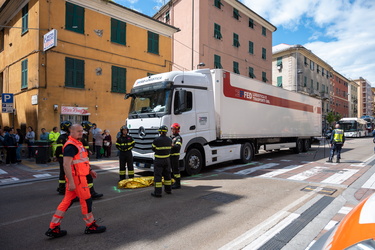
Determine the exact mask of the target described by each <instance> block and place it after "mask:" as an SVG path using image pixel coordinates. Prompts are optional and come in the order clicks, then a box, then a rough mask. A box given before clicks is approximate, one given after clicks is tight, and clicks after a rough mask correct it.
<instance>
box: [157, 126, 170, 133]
mask: <svg viewBox="0 0 375 250" xmlns="http://www.w3.org/2000/svg"><path fill="white" fill-rule="evenodd" d="M158 132H159V133H167V132H168V127H167V126H165V125H162V126H160V128H159V129H158Z"/></svg>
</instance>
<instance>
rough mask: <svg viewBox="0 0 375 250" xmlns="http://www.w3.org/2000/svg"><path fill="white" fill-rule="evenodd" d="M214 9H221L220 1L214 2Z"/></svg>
mask: <svg viewBox="0 0 375 250" xmlns="http://www.w3.org/2000/svg"><path fill="white" fill-rule="evenodd" d="M214 4H215V7H216V8H219V9H221V6H224V5H223V4H222V2H221V0H215V3H214Z"/></svg>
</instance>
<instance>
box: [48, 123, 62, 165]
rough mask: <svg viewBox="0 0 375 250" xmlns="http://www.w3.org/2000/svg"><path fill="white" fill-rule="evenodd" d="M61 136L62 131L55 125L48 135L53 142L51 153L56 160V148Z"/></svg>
mask: <svg viewBox="0 0 375 250" xmlns="http://www.w3.org/2000/svg"><path fill="white" fill-rule="evenodd" d="M59 136H60V133H59V131H57V127H53V129H52V131H51V132H50V133H49V136H48V140H49V141H50V142H52V145H51V146H52V152H51V155H52V157H53V161H55V160H56V158H55V152H56V148H57V142H56V141H57V138H59Z"/></svg>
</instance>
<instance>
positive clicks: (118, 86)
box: [111, 66, 126, 93]
mask: <svg viewBox="0 0 375 250" xmlns="http://www.w3.org/2000/svg"><path fill="white" fill-rule="evenodd" d="M111 91H112V92H117V93H126V69H124V68H120V67H116V66H112V87H111Z"/></svg>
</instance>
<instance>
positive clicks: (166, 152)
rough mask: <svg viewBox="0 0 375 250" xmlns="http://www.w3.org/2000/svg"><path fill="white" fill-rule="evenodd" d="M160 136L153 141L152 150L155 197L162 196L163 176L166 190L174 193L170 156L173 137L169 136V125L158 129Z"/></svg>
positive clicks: (153, 194) (153, 193)
mask: <svg viewBox="0 0 375 250" xmlns="http://www.w3.org/2000/svg"><path fill="white" fill-rule="evenodd" d="M158 132H159V134H160V136H159V137H156V138H155V140H154V141H153V142H152V150H153V151H154V152H155V155H154V157H155V159H154V183H155V191H154V192H152V193H151V195H152V196H154V197H161V196H162V195H161V193H162V187H163V182H162V177H164V191H165V192H166V193H167V194H171V193H172V188H171V183H172V182H171V167H170V162H169V156H170V153H171V148H172V139H171V138H169V137H167V132H168V127H167V126H165V125H163V126H161V127H160V128H159V130H158Z"/></svg>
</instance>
